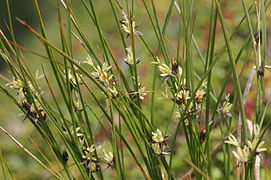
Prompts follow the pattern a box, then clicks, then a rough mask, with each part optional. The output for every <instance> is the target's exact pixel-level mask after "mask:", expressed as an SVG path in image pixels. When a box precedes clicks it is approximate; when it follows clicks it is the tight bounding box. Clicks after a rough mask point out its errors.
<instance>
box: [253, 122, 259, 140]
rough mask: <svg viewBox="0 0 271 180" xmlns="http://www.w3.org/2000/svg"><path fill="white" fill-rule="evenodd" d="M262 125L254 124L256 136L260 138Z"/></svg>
mask: <svg viewBox="0 0 271 180" xmlns="http://www.w3.org/2000/svg"><path fill="white" fill-rule="evenodd" d="M260 131H261V129H260V126H259V125H258V124H254V125H253V134H254V137H255V138H259V137H260Z"/></svg>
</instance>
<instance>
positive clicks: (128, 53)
mask: <svg viewBox="0 0 271 180" xmlns="http://www.w3.org/2000/svg"><path fill="white" fill-rule="evenodd" d="M140 61H141V58H140V57H138V58H136V63H139V62H140ZM124 62H125V63H126V64H128V65H133V64H134V54H133V52H132V49H131V48H126V58H124Z"/></svg>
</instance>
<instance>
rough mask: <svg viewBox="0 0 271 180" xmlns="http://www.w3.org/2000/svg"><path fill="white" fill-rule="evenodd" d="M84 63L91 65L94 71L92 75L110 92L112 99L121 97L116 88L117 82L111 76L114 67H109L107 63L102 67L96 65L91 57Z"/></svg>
mask: <svg viewBox="0 0 271 180" xmlns="http://www.w3.org/2000/svg"><path fill="white" fill-rule="evenodd" d="M83 63H85V64H88V65H90V66H91V67H92V68H93V69H94V71H93V72H92V73H91V75H92V76H93V77H94V78H95V79H96V80H97V81H99V82H100V83H101V84H102V85H103V86H104V87H105V88H106V89H107V90H108V92H109V94H110V95H111V96H112V97H117V96H118V95H119V93H118V91H117V88H116V81H115V80H114V79H113V75H112V74H110V71H111V70H112V66H109V65H108V64H107V63H106V62H104V63H103V64H102V66H100V65H95V64H94V63H93V61H92V59H91V57H90V56H87V58H86V61H83Z"/></svg>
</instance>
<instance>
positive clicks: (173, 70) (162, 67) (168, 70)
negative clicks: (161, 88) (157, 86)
mask: <svg viewBox="0 0 271 180" xmlns="http://www.w3.org/2000/svg"><path fill="white" fill-rule="evenodd" d="M153 64H157V65H158V69H159V71H160V76H161V77H163V78H165V80H167V79H168V78H169V77H172V76H181V75H182V68H181V66H179V64H178V62H177V61H175V60H173V61H172V62H171V63H170V65H169V66H168V65H166V64H165V63H161V62H160V60H159V58H158V57H157V58H156V62H153Z"/></svg>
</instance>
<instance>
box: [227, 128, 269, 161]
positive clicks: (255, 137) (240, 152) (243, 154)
mask: <svg viewBox="0 0 271 180" xmlns="http://www.w3.org/2000/svg"><path fill="white" fill-rule="evenodd" d="M251 135H252V139H251V140H248V141H247V142H246V145H244V146H243V147H241V145H240V144H239V142H238V141H237V139H236V138H235V137H234V136H233V135H232V134H230V135H229V136H228V140H227V141H224V142H225V143H227V144H231V145H233V146H235V147H236V151H232V153H233V155H234V157H235V158H236V159H237V160H238V165H243V164H244V163H247V162H248V161H249V158H250V157H251V155H252V154H251V153H252V152H253V151H255V153H256V155H258V154H260V153H262V152H264V151H266V150H267V149H266V148H262V146H263V144H264V141H262V142H259V141H260V127H259V125H258V124H254V126H253V130H252V132H251Z"/></svg>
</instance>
